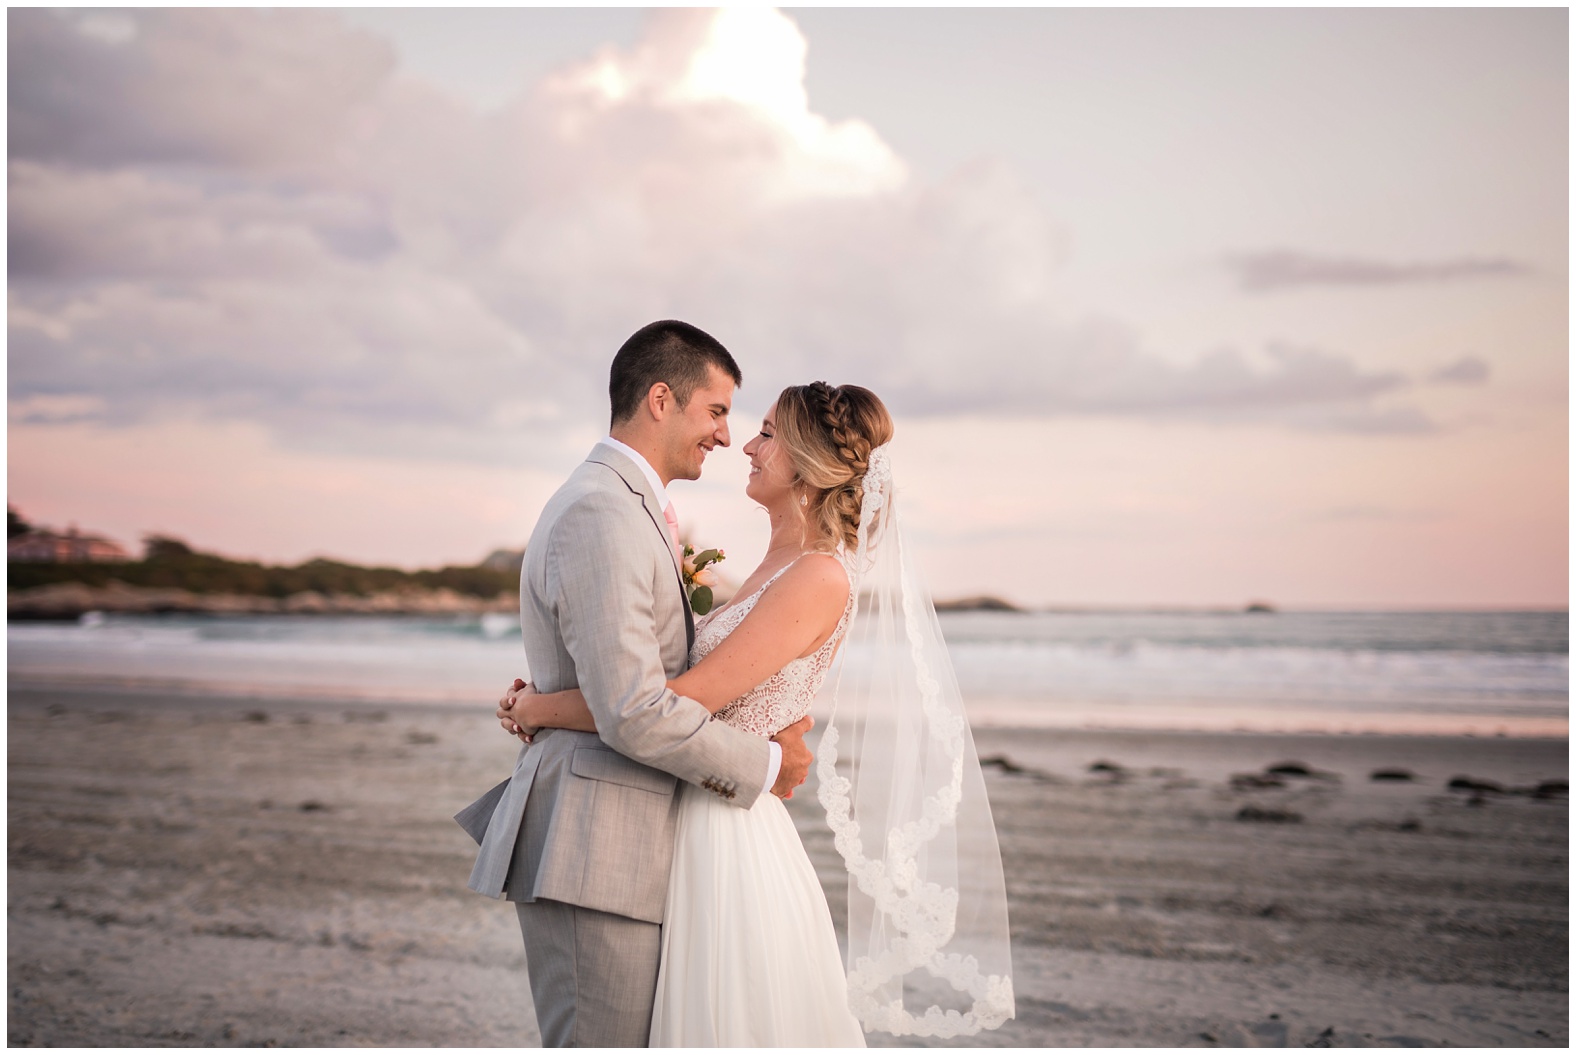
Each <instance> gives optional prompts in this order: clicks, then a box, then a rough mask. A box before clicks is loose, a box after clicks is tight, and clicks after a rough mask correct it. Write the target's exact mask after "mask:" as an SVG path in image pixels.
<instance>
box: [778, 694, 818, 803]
mask: <svg viewBox="0 0 1576 1055" xmlns="http://www.w3.org/2000/svg"><path fill="white" fill-rule="evenodd" d="M814 725H815V719H814V718H811V717H810V716H809V715H806V716H805V717H803V718H800V719H799V720H798V721H797V722H794V723H793V724H792V725H790V726H789V727H788V728H786V729H784V730H783V731H782V732H780V733H778V734H777V735H776V736H774V737H772V739H773V740H776V741H777V742H778V743H779V744H781V745H782V749H783V764H782V768H781V769H779V770H778V771H777V783H775V784H773V785H772V794H773V795H776V796H777V797H778V798H780V799H791V798H793V789H794V788H796V787H798V786H799V785H800V784H803V783H804V779H805V777H808V776H809V775H810V763H811V762H812V761H814V758H815V756H814V755H812V754H810V749H809V748H808V747H806V746H804V734H805V733H808V732H809V731H810V730H811V728H813V727H814Z"/></svg>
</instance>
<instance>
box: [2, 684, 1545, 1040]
mask: <svg viewBox="0 0 1576 1055" xmlns="http://www.w3.org/2000/svg"><path fill="white" fill-rule="evenodd" d="M8 729H9V736H10V742H9V757H8V763H9V785H8V788H9V803H10V807H9V808H10V812H9V822H10V827H9V831H10V843H9V858H8V862H9V870H8V875H9V882H10V886H9V891H10V896H9V902H8V923H9V941H8V946H7V953H8V958H9V982H10V986H9V1003H8V1009H9V1018H8V1040H9V1042H10V1043H11V1044H13V1045H53V1046H60V1045H213V1044H217V1045H237V1046H239V1045H331V1046H339V1045H347V1046H348V1045H443V1046H451V1045H485V1046H491V1045H515V1046H518V1045H530V1044H534V1043H536V1042H537V1032H536V1026H535V1021H534V1016H533V1014H532V1011H531V1006H530V1000H529V996H528V992H527V988H526V976H525V963H524V955H523V953H522V951H521V946H520V939H519V935H518V933H517V931H516V927H515V922H514V915H513V913H512V911H511V910H510V909H509V908H508V907H507V906H506V905H504V904H501V903H499V902H494V901H490V900H488V899H485V898H481V897H478V896H477V895H474V894H472V893H470V892H469V891H467V890H466V889H465V879H466V876H467V874H468V872H469V868H470V862H471V857H472V844H471V843H470V841H469V839H468V838H467V837H466V836H465V835H464V833H462V832H461V831H460V830H459V828H458V827H457V826H456V825H455V824H454V823H453V821H452V820H450V815H451V814H452V813H453V812H454V811H455V810H456V809H458V808H459V807H460V806H462V805H464V804H465V803H466V802H468V801H469V800H470V799H471V798H472V797H474V796H475V795H476V794H478V793H480V792H481V791H483V790H485V789H486V788H487V787H488V786H490V785H491V784H492V783H494V782H495V781H496V780H498V779H500V778H501V777H502V776H503V775H504V774H506V773H507V771H508V769H509V766H510V764H511V762H512V759H513V757H514V744H513V742H512V741H510V740H508V739H507V738H506V737H504V736H503V735H502V734H501V733H500V732H498V730H497V729H496V727H495V726H494V725H493V723H492V721H491V718H490V711H489V708H488V707H487V706H485V705H480V706H478V708H477V709H476V711H475V712H474V713H470V712H466V711H463V710H461V709H457V708H454V707H421V706H412V705H386V706H384V705H377V704H369V703H360V704H342V703H341V704H327V703H322V704H314V703H311V702H309V701H289V702H284V701H266V700H256V701H244V700H217V699H208V698H177V697H157V696H152V695H140V696H139V695H132V694H124V695H106V694H102V693H88V692H82V691H73V692H40V691H18V692H13V693H12V694H11V695H10V707H9V716H8ZM978 742H979V748H980V753H981V755H982V756H985V757H992V756H996V757H1001V758H1003V759H1004V761H1003V763H1002V764H995V765H992V766H990V767H989V768H988V769H987V782H988V784H989V788H990V793H991V796H992V803H993V807H994V810H995V814H996V822H997V826H998V829H999V831H1000V834H1001V840H1002V849H1003V858H1004V863H1005V866H1006V873H1007V884H1008V894H1009V899H1010V903H1011V914H1012V926H1013V933H1014V959H1015V969H1016V973H1017V979H1016V987H1017V993H1018V1017H1017V1019H1016V1020H1015V1021H1013V1022H1012V1023H1010V1024H1009V1025H1008V1026H1007V1027H1006V1028H1004V1029H1002V1030H1000V1031H998V1032H996V1033H992V1034H988V1035H986V1036H984V1037H982V1038H977V1040H976V1042H977V1043H980V1044H984V1045H1050V1046H1084V1045H1114V1046H1128V1045H1182V1046H1216V1045H1219V1046H1261V1045H1262V1046H1283V1045H1290V1046H1302V1045H1315V1046H1367V1045H1374V1046H1386V1045H1397V1046H1415V1045H1483V1046H1499V1045H1507V1046H1550V1047H1563V1046H1565V1045H1566V1044H1567V1043H1568V1040H1569V1037H1568V1030H1567V1022H1568V1000H1569V997H1568V983H1569V977H1568V883H1569V856H1568V834H1569V827H1568V807H1567V797H1566V795H1565V793H1564V792H1563V790H1561V789H1560V788H1559V787H1556V786H1555V785H1554V784H1552V783H1549V782H1563V781H1565V780H1566V779H1568V772H1567V758H1568V754H1567V743H1566V741H1565V740H1563V739H1560V740H1554V739H1515V738H1471V737H1401V736H1377V735H1374V736H1332V735H1325V736H1321V735H1285V736H1280V735H1264V734H1257V735H1255V734H1218V733H1145V732H1113V733H1099V732H1090V731H1022V730H1008V729H987V730H982V731H980V732H979V733H978ZM1280 763H1296V765H1295V766H1292V767H1289V768H1290V771H1288V772H1283V773H1281V774H1272V773H1269V772H1267V770H1268V768H1269V767H1274V766H1276V765H1277V764H1280ZM1282 768H1283V769H1284V768H1287V767H1282ZM1298 768H1301V769H1303V770H1306V771H1307V773H1306V775H1304V774H1302V773H1298V772H1295V770H1296V769H1298ZM1381 769H1390V770H1404V771H1407V772H1408V773H1409V774H1411V776H1412V779H1410V780H1406V779H1394V780H1381V781H1375V780H1373V779H1371V775H1372V774H1373V773H1374V772H1375V771H1376V770H1381ZM1457 777H1467V778H1471V779H1472V780H1473V781H1474V782H1477V783H1479V784H1480V785H1483V787H1482V788H1481V789H1480V790H1477V791H1473V790H1471V789H1466V790H1452V789H1450V788H1448V787H1447V784H1448V783H1449V782H1450V781H1451V780H1452V779H1454V778H1457ZM1234 778H1235V779H1234ZM1540 784H1541V785H1545V786H1544V789H1543V792H1542V793H1541V795H1540V794H1533V793H1532V791H1533V789H1536V788H1537V787H1538V786H1539V785H1540ZM1489 785H1497V786H1498V787H1500V788H1503V789H1506V790H1505V791H1495V790H1492V788H1491V787H1489ZM791 805H792V807H793V809H794V813H795V816H796V819H797V820H798V822H799V825H800V830H801V833H802V834H803V835H804V837H805V841H806V845H807V847H808V849H809V851H810V854H811V857H812V859H813V860H814V861H815V862H816V865H817V868H818V869H819V870H820V871H821V874H822V877H823V881H824V882H825V884H826V886H827V890H828V895H829V898H830V899H831V901H832V904H833V908H834V915H836V914H837V913H838V911H839V910H840V906H841V903H842V887H843V875H842V871H841V868H840V863H839V862H838V860H837V858H836V854H835V851H834V850H833V849H832V847H831V840H830V837H829V835H828V834H827V833H826V832H825V829H824V821H823V820H822V818H821V817H820V816H819V808H818V806H817V804H816V803H815V800H814V795H813V788H807V789H805V790H804V791H802V792H801V793H800V794H799V795H798V796H796V798H795V799H794V800H793V802H792V803H791Z"/></svg>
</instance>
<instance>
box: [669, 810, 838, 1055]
mask: <svg viewBox="0 0 1576 1055" xmlns="http://www.w3.org/2000/svg"><path fill="white" fill-rule="evenodd" d="M679 795H680V801H679V819H678V831H677V834H676V835H675V843H674V852H673V871H672V875H671V878H670V879H669V883H668V901H667V910H666V912H665V918H664V920H663V924H662V966H661V969H660V972H659V973H658V976H657V998H656V1006H655V1009H654V1010H653V1013H652V1016H651V1046H652V1047H864V1046H865V1035H864V1032H863V1031H862V1030H861V1029H860V1028H859V1022H858V1020H856V1019H855V1018H854V1015H853V1013H852V1012H851V1011H849V1010H848V991H847V981H846V976H845V975H844V972H843V958H842V954H841V953H840V952H839V951H838V947H837V936H836V933H835V932H834V931H833V929H832V914H831V911H830V910H829V909H828V908H827V905H826V895H825V894H823V893H822V891H821V883H820V880H819V879H817V878H816V874H815V868H814V867H813V866H812V865H811V864H810V858H809V857H808V856H807V855H806V854H805V852H804V844H803V843H802V842H801V841H800V839H799V832H798V831H797V830H796V829H795V828H794V823H793V818H791V817H790V816H789V815H788V809H787V807H786V806H784V805H783V803H782V801H781V800H780V799H778V798H777V797H776V796H775V795H770V794H763V795H762V796H761V797H760V798H759V799H757V800H756V802H755V804H754V805H753V806H752V807H751V808H750V809H748V810H744V809H740V808H739V807H737V806H730V805H729V804H727V803H726V802H723V801H722V800H721V799H719V798H718V797H717V796H716V795H713V794H712V793H710V792H708V791H704V790H702V789H701V788H697V787H694V786H692V785H690V784H681V785H680V786H679Z"/></svg>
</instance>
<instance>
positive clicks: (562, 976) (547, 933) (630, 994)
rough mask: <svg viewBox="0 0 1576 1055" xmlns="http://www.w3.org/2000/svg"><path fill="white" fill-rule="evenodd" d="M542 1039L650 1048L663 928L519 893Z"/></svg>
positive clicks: (554, 1044) (568, 1044) (552, 1044)
mask: <svg viewBox="0 0 1576 1055" xmlns="http://www.w3.org/2000/svg"><path fill="white" fill-rule="evenodd" d="M514 910H515V912H516V913H517V914H518V915H519V917H520V934H521V936H522V937H524V939H525V959H526V963H527V966H528V969H529V971H530V975H531V999H532V1002H533V1003H534V1004H535V1005H536V1024H537V1026H538V1027H540V1029H541V1031H542V1045H543V1046H544V1047H549V1048H643V1047H645V1046H646V1042H647V1040H648V1034H649V1032H650V1029H651V1006H652V1002H653V1001H654V1000H655V998H656V995H657V967H658V962H659V959H660V956H661V952H662V928H661V927H659V926H658V925H657V924H655V923H647V922H645V921H644V920H638V919H630V918H629V917H627V916H615V915H613V914H612V913H610V912H598V911H597V910H596V909H590V908H580V907H578V906H576V905H566V904H564V903H563V902H561V901H548V900H546V899H545V898H544V899H541V900H537V901H531V902H526V901H517V902H515V906H514Z"/></svg>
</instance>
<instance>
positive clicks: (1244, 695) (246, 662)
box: [7, 612, 1570, 736]
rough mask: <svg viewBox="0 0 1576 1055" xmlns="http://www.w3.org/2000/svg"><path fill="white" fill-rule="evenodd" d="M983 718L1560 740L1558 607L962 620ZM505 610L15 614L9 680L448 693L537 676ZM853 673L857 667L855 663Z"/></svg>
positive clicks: (966, 673) (414, 698)
mask: <svg viewBox="0 0 1576 1055" xmlns="http://www.w3.org/2000/svg"><path fill="white" fill-rule="evenodd" d="M941 620H942V628H943V632H944V633H945V635H946V638H947V642H948V648H949V650H950V652H951V654H952V659H953V664H954V666H955V668H956V671H957V676H958V683H959V686H960V687H961V688H962V690H963V695H964V699H965V700H966V702H967V705H968V708H969V714H970V719H971V721H972V722H973V723H974V724H976V725H1006V726H1034V727H1052V728H1056V727H1093V728H1157V729H1204V730H1230V729H1246V730H1260V731H1299V730H1318V731H1324V732H1364V731H1371V732H1417V733H1424V732H1437V733H1461V732H1471V733H1475V734H1479V735H1493V734H1496V733H1500V734H1506V735H1533V736H1564V735H1566V733H1567V730H1568V719H1569V688H1570V660H1569V634H1570V630H1569V617H1568V614H1567V613H1565V612H1363V613H1355V612H1279V613H1274V614H1248V613H1237V612H1213V613H1212V612H1170V613H1143V612H1034V613H999V612H959V613H945V614H943V615H942V617H941ZM518 635H519V624H518V621H517V620H516V619H515V618H514V617H512V616H504V615H487V616H481V617H444V618H425V617H365V616H364V617H345V618H336V617H322V616H252V617H204V616H174V615H172V616H116V615H107V616H106V615H98V614H92V615H89V616H87V617H84V619H82V620H81V621H79V622H77V623H70V624H65V623H11V624H9V626H8V629H7V645H8V676H9V679H8V680H9V684H10V687H11V688H12V689H19V688H22V689H25V688H52V687H67V688H106V689H108V688H113V689H119V690H126V691H131V692H143V693H180V694H188V695H198V696H204V695H225V696H246V697H290V698H299V699H308V700H319V701H323V702H325V703H332V702H334V701H345V700H370V701H386V702H390V703H398V702H437V703H447V704H453V705H456V706H474V707H477V708H478V710H482V711H487V712H489V713H490V710H491V707H492V704H493V702H494V701H496V699H497V698H498V696H499V694H500V693H501V692H502V690H503V689H504V687H505V686H506V685H507V684H508V683H509V681H510V680H511V679H512V678H514V677H516V676H519V677H528V676H529V671H528V670H527V669H526V666H525V660H524V655H523V652H522V650H521V647H520V643H519V636H518ZM848 662H850V663H856V662H858V656H857V654H856V653H851V654H850V656H849V657H848Z"/></svg>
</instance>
